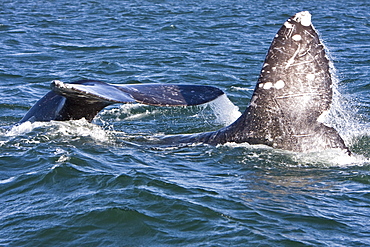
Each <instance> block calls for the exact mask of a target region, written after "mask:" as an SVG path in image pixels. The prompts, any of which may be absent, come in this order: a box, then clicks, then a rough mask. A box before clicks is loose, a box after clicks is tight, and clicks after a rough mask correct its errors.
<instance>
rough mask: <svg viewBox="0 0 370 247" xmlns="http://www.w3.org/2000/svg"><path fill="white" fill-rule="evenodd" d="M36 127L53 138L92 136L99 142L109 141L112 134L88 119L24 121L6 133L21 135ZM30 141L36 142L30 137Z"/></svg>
mask: <svg viewBox="0 0 370 247" xmlns="http://www.w3.org/2000/svg"><path fill="white" fill-rule="evenodd" d="M36 128H45V130H44V131H47V135H46V136H47V137H48V138H50V139H52V138H55V137H58V136H67V137H75V136H80V137H90V138H92V139H93V140H95V141H98V142H107V141H109V138H110V134H109V132H108V131H106V130H104V129H103V128H102V127H100V126H98V125H95V124H91V123H89V122H88V121H87V120H86V119H80V120H73V121H51V122H34V123H31V122H28V121H27V122H24V123H22V124H19V125H15V126H13V127H12V128H11V129H10V130H9V131H8V132H6V133H5V136H7V137H16V136H21V135H24V134H27V133H30V132H32V131H33V130H34V129H36ZM28 142H35V141H34V140H32V139H30V140H29V141H28Z"/></svg>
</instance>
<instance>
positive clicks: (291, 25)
mask: <svg viewBox="0 0 370 247" xmlns="http://www.w3.org/2000/svg"><path fill="white" fill-rule="evenodd" d="M284 26H285V27H286V28H293V24H291V23H289V22H287V21H286V22H285V23H284Z"/></svg>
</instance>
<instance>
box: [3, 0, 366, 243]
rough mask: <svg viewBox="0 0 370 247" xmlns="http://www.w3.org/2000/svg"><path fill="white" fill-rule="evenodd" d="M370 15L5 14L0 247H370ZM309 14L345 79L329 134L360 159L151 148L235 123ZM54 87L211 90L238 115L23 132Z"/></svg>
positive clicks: (119, 7) (229, 11)
mask: <svg viewBox="0 0 370 247" xmlns="http://www.w3.org/2000/svg"><path fill="white" fill-rule="evenodd" d="M369 9H370V3H367V2H366V1H359V0H358V1H356V0H347V1H342V0H339V1H283V0H270V1H269V0H264V1H220V0H211V1H160V0H153V1H118V0H106V1H94V0H88V1H68V0H67V1H66V0H54V1H42V0H35V1H9V0H3V1H2V2H1V3H0V61H1V62H0V98H1V100H0V205H1V206H0V246H369V245H370V160H369V158H370V135H369V130H370V120H369V117H370V98H369V95H368V91H369V89H370V84H369V77H370V14H369ZM303 10H308V11H310V12H311V14H312V21H313V24H314V26H315V27H316V29H317V30H318V31H319V33H320V35H321V37H322V39H323V40H324V42H325V44H326V46H327V48H328V50H329V51H330V56H331V57H332V60H333V63H334V66H335V68H336V72H335V76H336V89H337V92H336V95H335V101H334V103H333V112H332V114H331V119H330V121H331V123H332V124H333V125H334V126H336V128H337V129H338V131H339V132H340V133H341V135H342V136H343V138H344V139H345V141H346V143H347V144H348V145H349V147H350V149H351V150H352V151H353V153H354V155H353V156H352V157H347V156H345V155H341V154H340V153H338V152H334V151H324V152H322V153H313V154H300V153H292V152H287V151H281V150H274V149H271V148H267V147H264V146H250V145H247V144H244V145H233V144H226V145H220V146H216V147H213V146H208V145H193V146H186V147H184V146H179V147H171V148H168V147H155V146H151V145H148V141H149V142H150V140H151V138H153V136H154V137H155V136H157V135H166V134H176V133H197V132H203V131H210V130H216V129H218V128H220V127H222V126H225V125H226V124H228V123H229V122H230V121H233V120H234V119H235V118H236V117H237V114H238V112H242V111H244V109H245V108H246V106H247V105H248V102H249V100H250V97H251V94H252V92H253V89H254V86H255V83H256V81H257V78H258V75H259V72H260V69H261V66H262V63H263V60H264V57H265V54H266V52H267V49H268V47H269V45H270V42H271V41H272V39H273V37H274V35H275V33H276V32H277V30H278V29H279V28H280V26H281V25H282V24H283V23H284V21H285V20H286V19H287V18H289V17H290V16H292V15H294V14H295V13H296V12H299V11H303ZM55 79H58V80H61V81H65V82H68V81H74V80H80V79H97V80H103V81H106V82H109V83H121V84H122V83H189V84H196V85H213V86H216V87H219V88H221V89H222V90H224V92H225V93H226V94H227V96H228V98H229V99H230V101H231V102H232V103H233V104H234V105H235V106H233V105H231V106H230V105H227V104H226V103H225V102H226V99H225V98H223V99H221V100H219V101H218V102H213V103H211V104H208V105H205V106H197V107H188V108H183V107H181V108H167V107H164V108H159V107H151V106H144V105H139V104H135V105H114V106H111V107H109V108H107V109H105V110H104V111H103V112H101V113H100V114H99V115H98V116H97V117H96V118H95V120H94V121H93V123H88V122H87V121H85V120H78V121H68V122H51V123H33V124H31V123H25V124H22V125H20V126H16V125H15V124H16V123H17V122H18V121H19V120H20V119H21V118H22V117H23V115H24V114H25V113H26V112H27V110H28V109H29V108H30V107H31V106H32V105H33V104H34V103H35V102H36V101H37V100H38V99H39V98H40V97H42V96H43V95H44V94H45V93H47V92H48V91H49V85H50V82H51V81H52V80H55ZM236 106H237V107H239V111H237V110H236V109H237V108H235V107H236ZM222 112H227V113H228V114H222Z"/></svg>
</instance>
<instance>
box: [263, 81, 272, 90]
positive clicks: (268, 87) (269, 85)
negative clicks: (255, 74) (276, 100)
mask: <svg viewBox="0 0 370 247" xmlns="http://www.w3.org/2000/svg"><path fill="white" fill-rule="evenodd" d="M272 86H273V84H272V82H266V83H265V84H263V89H270V88H272Z"/></svg>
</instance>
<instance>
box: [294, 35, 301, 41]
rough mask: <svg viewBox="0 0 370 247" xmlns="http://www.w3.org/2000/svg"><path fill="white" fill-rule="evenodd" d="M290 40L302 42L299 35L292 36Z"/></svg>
mask: <svg viewBox="0 0 370 247" xmlns="http://www.w3.org/2000/svg"><path fill="white" fill-rule="evenodd" d="M292 40H294V41H301V40H302V36H301V35H299V34H296V35H293V37H292Z"/></svg>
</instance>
